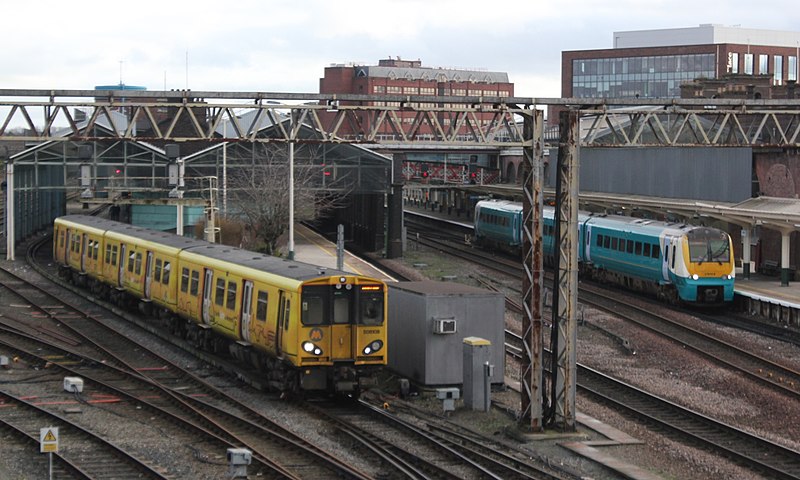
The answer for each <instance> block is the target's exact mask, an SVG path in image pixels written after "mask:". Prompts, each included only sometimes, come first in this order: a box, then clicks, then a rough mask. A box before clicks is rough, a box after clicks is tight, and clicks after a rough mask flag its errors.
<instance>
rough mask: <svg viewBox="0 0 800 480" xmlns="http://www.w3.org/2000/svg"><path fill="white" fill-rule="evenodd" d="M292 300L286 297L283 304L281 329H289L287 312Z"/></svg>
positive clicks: (289, 311) (288, 312)
mask: <svg viewBox="0 0 800 480" xmlns="http://www.w3.org/2000/svg"><path fill="white" fill-rule="evenodd" d="M291 305H292V302H291V300H289V299H288V298H287V299H286V303H285V304H284V305H283V329H284V330H289V314H290V313H291V311H292V309H291Z"/></svg>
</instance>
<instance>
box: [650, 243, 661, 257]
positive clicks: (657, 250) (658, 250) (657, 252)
mask: <svg viewBox="0 0 800 480" xmlns="http://www.w3.org/2000/svg"><path fill="white" fill-rule="evenodd" d="M650 253H651V254H652V256H653V258H658V257H660V256H661V245H653V250H651V252H650Z"/></svg>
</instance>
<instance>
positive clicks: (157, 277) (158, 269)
mask: <svg viewBox="0 0 800 480" xmlns="http://www.w3.org/2000/svg"><path fill="white" fill-rule="evenodd" d="M153 279H154V280H155V281H156V282H160V281H161V259H160V258H158V259H156V273H155V275H153Z"/></svg>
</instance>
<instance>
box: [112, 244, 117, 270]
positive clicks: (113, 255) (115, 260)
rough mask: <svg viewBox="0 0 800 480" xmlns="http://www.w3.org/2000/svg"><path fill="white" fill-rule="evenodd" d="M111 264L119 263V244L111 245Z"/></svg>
mask: <svg viewBox="0 0 800 480" xmlns="http://www.w3.org/2000/svg"><path fill="white" fill-rule="evenodd" d="M111 265H114V266H116V265H117V246H116V245H114V246H113V247H111Z"/></svg>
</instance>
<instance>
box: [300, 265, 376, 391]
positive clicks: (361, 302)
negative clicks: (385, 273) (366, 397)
mask: <svg viewBox="0 0 800 480" xmlns="http://www.w3.org/2000/svg"><path fill="white" fill-rule="evenodd" d="M386 296H387V291H386V284H385V283H384V282H382V281H380V280H376V279H374V278H369V277H362V276H357V275H349V274H343V275H339V276H327V277H322V278H318V279H314V280H309V281H306V282H303V284H302V286H301V289H300V318H299V320H300V322H299V325H298V328H297V332H298V336H297V342H298V343H299V348H298V358H297V360H298V366H299V367H300V368H302V369H303V372H302V375H301V386H302V388H303V390H322V389H325V390H334V391H337V392H344V393H348V392H354V393H355V392H358V391H359V390H361V389H362V388H364V387H367V386H369V385H372V384H373V383H374V381H375V377H374V374H375V373H376V372H377V370H379V369H380V367H383V366H384V365H386V362H387V359H388V354H387V348H388V346H387V344H386V328H387V325H386V316H387V313H386V312H387V306H386ZM320 367H324V368H320Z"/></svg>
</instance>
